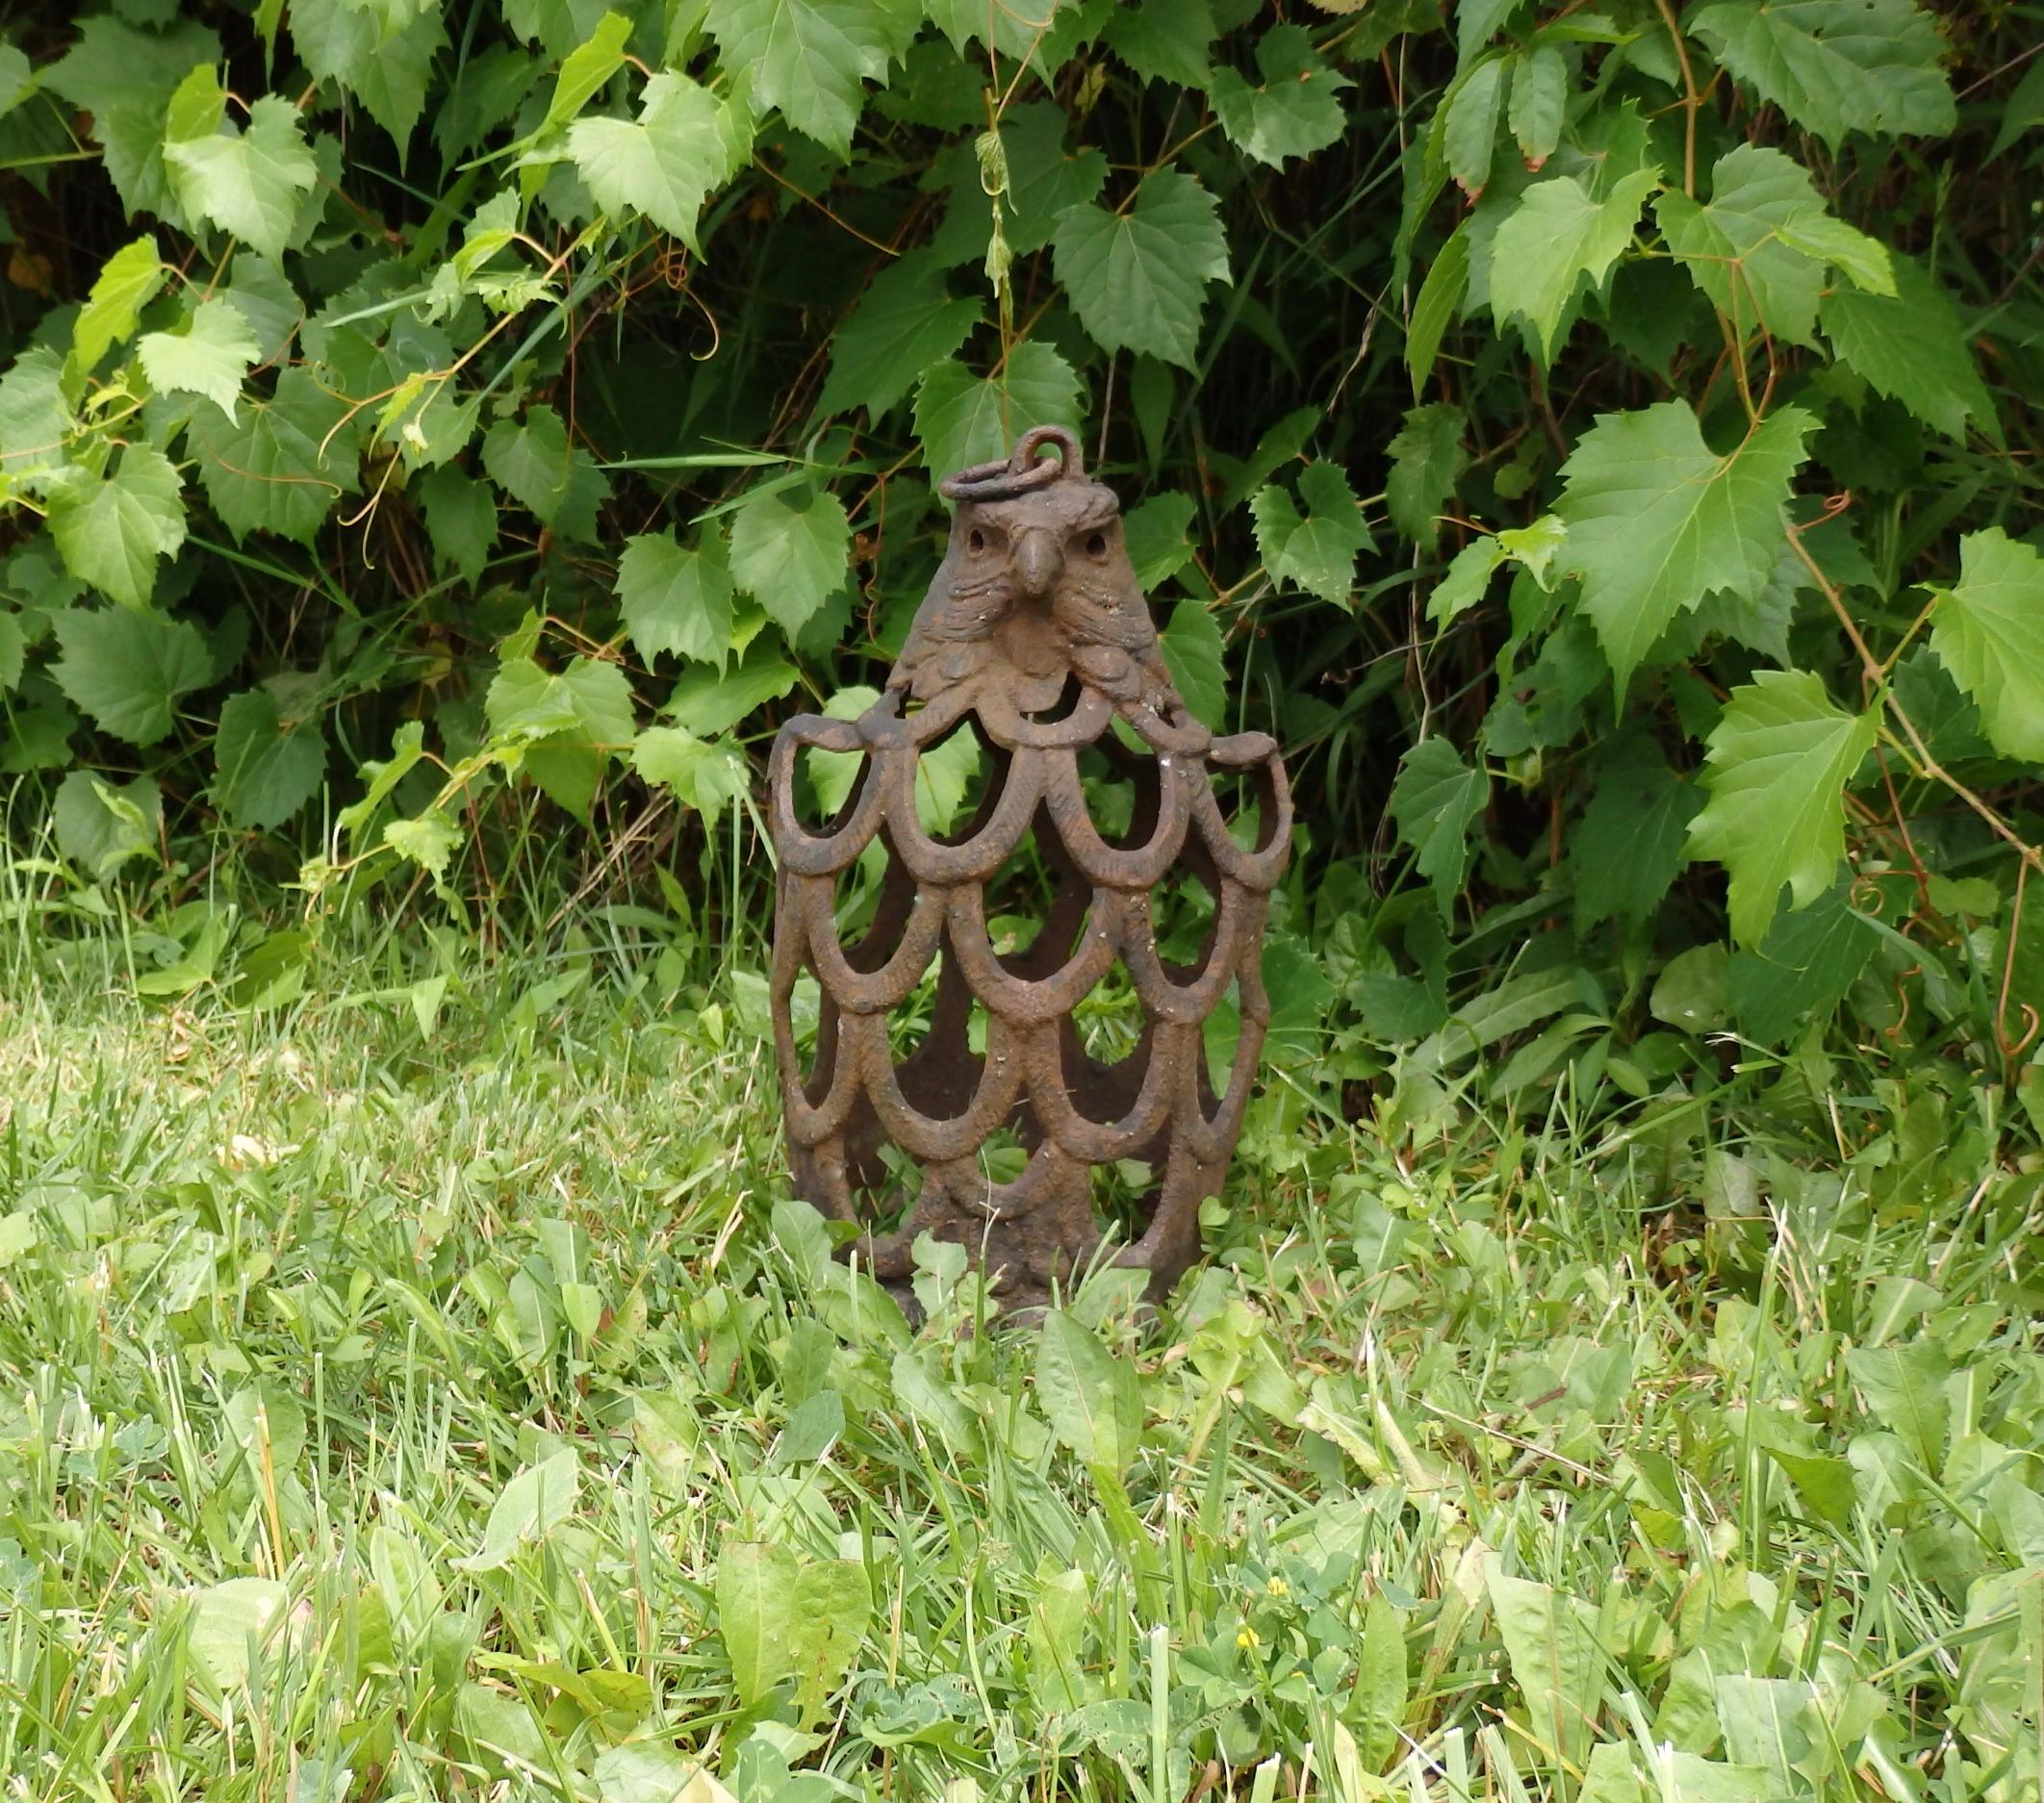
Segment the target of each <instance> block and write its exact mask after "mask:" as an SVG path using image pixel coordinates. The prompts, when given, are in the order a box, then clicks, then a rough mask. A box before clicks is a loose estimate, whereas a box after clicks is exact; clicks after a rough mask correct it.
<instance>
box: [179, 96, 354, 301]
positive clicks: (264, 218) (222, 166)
mask: <svg viewBox="0 0 2044 1803" xmlns="http://www.w3.org/2000/svg"><path fill="white" fill-rule="evenodd" d="M164 161H165V162H166V164H167V165H169V169H170V179H171V182H172V184H173V186H174V187H175V188H176V190H177V195H178V199H179V201H180V202H181V203H182V204H183V206H184V208H185V211H186V212H187V213H189V214H191V215H192V216H194V217H197V218H206V219H211V220H212V221H213V222H214V224H216V225H217V226H218V227H219V228H220V229H221V230H222V231H223V232H230V233H232V234H233V235H234V236H235V237H236V238H239V239H240V240H242V241H243V243H245V244H247V245H248V246H249V247H250V248H251V249H252V250H255V251H256V252H258V253H259V254H261V255H262V256H265V257H268V258H270V259H271V260H272V261H274V260H275V259H276V258H278V257H280V256H282V255H283V253H284V242H285V240H286V239H287V238H289V237H290V236H291V229H292V226H293V224H294V222H295V221H296V219H297V216H298V201H299V198H300V197H301V196H302V195H304V194H307V193H309V192H310V191H311V190H312V187H313V184H314V183H315V182H316V181H317V180H318V179H319V165H317V164H316V163H315V162H314V161H313V153H312V150H311V148H310V146H308V145H307V143H306V141H305V136H304V133H303V132H302V131H301V130H300V128H299V122H298V110H297V109H296V108H295V107H294V106H293V105H292V103H291V102H290V101H289V100H286V99H283V98H281V97H280V96H278V95H276V94H265V95H264V96H263V97H262V98H261V99H260V100H258V101H256V103H255V104H254V105H253V106H251V107H250V108H249V109H248V129H247V130H246V131H245V132H244V131H238V130H236V129H235V127H234V126H233V125H232V124H231V123H222V125H221V126H220V128H219V130H218V131H217V132H213V133H211V134H209V135H208V136H205V137H202V138H191V139H183V140H175V141H172V142H170V143H166V145H165V146H164Z"/></svg>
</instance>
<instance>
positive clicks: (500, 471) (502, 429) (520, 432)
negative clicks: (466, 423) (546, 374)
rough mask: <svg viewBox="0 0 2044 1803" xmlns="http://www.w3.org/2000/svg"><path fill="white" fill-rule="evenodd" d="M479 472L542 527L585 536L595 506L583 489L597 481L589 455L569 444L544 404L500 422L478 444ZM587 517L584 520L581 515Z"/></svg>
mask: <svg viewBox="0 0 2044 1803" xmlns="http://www.w3.org/2000/svg"><path fill="white" fill-rule="evenodd" d="M482 460H483V468H484V469H485V470H488V471H489V473H490V480H491V481H493V482H495V483H496V484H497V486H498V488H500V489H502V490H503V492H504V493H505V494H506V495H510V497H511V498H512V499H513V500H515V501H516V502H518V504H519V505H520V506H521V507H523V508H524V509H525V510H526V512H528V513H530V514H532V515H533V516H535V517H536V518H537V519H538V520H539V521H541V522H542V523H543V524H546V525H550V526H555V527H558V528H560V529H562V530H568V529H569V527H570V525H571V523H572V524H573V525H575V527H577V528H578V529H576V530H575V531H574V532H573V533H572V534H571V536H574V537H578V538H581V537H588V536H590V532H591V529H592V528H593V526H594V523H595V506H594V502H593V500H591V499H590V498H589V497H588V495H587V492H586V490H585V487H584V484H585V482H586V480H587V479H588V478H594V480H595V482H596V483H597V484H598V485H599V493H600V486H601V484H602V477H601V475H600V472H599V471H598V470H596V467H595V466H594V464H592V463H591V462H590V460H589V456H588V453H587V452H585V451H583V450H580V449H578V448H576V447H575V446H572V445H571V444H569V443H568V428H567V426H566V424H564V423H563V421H562V419H561V416H560V415H559V414H557V413H555V412H554V410H553V409H552V408H551V407H549V406H546V405H544V404H541V405H537V406H532V407H527V408H526V409H525V411H524V414H523V415H522V416H521V417H520V418H518V419H499V420H498V422H497V423H496V424H495V425H494V426H492V427H491V428H490V431H489V434H488V436H487V437H485V438H484V440H483V447H482ZM584 515H586V518H583V517H582V516H584Z"/></svg>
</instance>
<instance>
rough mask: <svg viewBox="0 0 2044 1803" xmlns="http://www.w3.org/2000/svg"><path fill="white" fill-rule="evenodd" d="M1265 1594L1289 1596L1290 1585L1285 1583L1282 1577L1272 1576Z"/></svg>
mask: <svg viewBox="0 0 2044 1803" xmlns="http://www.w3.org/2000/svg"><path fill="white" fill-rule="evenodd" d="M1267 1594H1269V1595H1271V1596H1290V1594H1291V1586H1290V1585H1289V1584H1287V1583H1286V1582H1285V1580H1284V1579H1283V1578H1272V1579H1271V1580H1270V1585H1269V1588H1268V1591H1267Z"/></svg>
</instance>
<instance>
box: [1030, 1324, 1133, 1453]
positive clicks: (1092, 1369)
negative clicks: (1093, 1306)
mask: <svg viewBox="0 0 2044 1803" xmlns="http://www.w3.org/2000/svg"><path fill="white" fill-rule="evenodd" d="M1036 1406H1037V1407H1038V1408H1040V1409H1042V1410H1043V1413H1044V1416H1045V1417H1046V1419H1048V1420H1049V1422H1050V1424H1051V1432H1052V1433H1054V1434H1055V1435H1057V1436H1058V1438H1059V1439H1060V1441H1061V1442H1063V1444H1064V1445H1065V1446H1066V1447H1067V1448H1069V1449H1070V1451H1072V1452H1073V1453H1075V1454H1076V1455H1077V1456H1078V1457H1079V1458H1080V1459H1081V1460H1083V1461H1084V1462H1085V1463H1086V1464H1088V1465H1100V1466H1104V1467H1106V1468H1107V1469H1108V1470H1110V1471H1112V1472H1114V1473H1115V1474H1117V1475H1119V1474H1120V1473H1121V1472H1123V1471H1125V1470H1127V1469H1128V1464H1129V1460H1131V1459H1133V1458H1134V1457H1135V1456H1136V1441H1137V1435H1139V1434H1140V1433H1141V1431H1142V1397H1141V1393H1140V1391H1139V1390H1138V1389H1137V1383H1136V1369H1135V1367H1134V1366H1133V1365H1131V1364H1130V1363H1129V1362H1128V1361H1127V1360H1126V1359H1117V1358H1116V1357H1115V1356H1114V1355H1113V1354H1112V1353H1111V1352H1110V1351H1109V1350H1108V1349H1107V1347H1105V1346H1104V1345H1102V1344H1101V1342H1100V1337H1099V1335H1098V1334H1096V1333H1093V1332H1092V1331H1091V1330H1090V1329H1088V1328H1085V1327H1082V1326H1080V1324H1079V1323H1078V1322H1077V1321H1075V1320H1073V1319H1072V1317H1071V1316H1070V1315H1068V1314H1067V1313H1065V1312H1064V1310H1063V1309H1061V1308H1046V1309H1045V1310H1044V1311H1043V1324H1042V1326H1041V1328H1040V1329H1039V1330H1038V1332H1037V1337H1036Z"/></svg>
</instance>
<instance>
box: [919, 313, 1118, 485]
mask: <svg viewBox="0 0 2044 1803" xmlns="http://www.w3.org/2000/svg"><path fill="white" fill-rule="evenodd" d="M1078 422H1079V377H1078V374H1077V372H1076V371H1074V369H1073V368H1072V366H1071V365H1070V364H1068V363H1066V362H1065V361H1064V359H1063V358H1062V357H1060V355H1059V354H1058V353H1057V352H1056V351H1055V350H1053V349H1052V348H1051V347H1050V346H1049V345H1048V344H1041V343H1036V342H1035V341H1034V340H1031V341H1029V342H1027V343H1021V344H1017V345H1015V346H1014V348H1013V349H1012V350H1010V351H1009V353H1008V360H1007V362H1006V363H1005V364H1003V365H1002V367H1001V368H1000V370H999V371H998V372H997V373H995V374H993V375H991V376H986V377H981V376H976V375H974V374H973V373H972V371H971V370H970V369H968V368H966V367H965V366H964V365H963V364H961V363H959V362H958V361H957V360H956V359H955V358H948V357H947V358H946V359H945V360H944V361H943V362H942V363H939V364H936V365H935V366H933V368H930V369H929V370H928V371H926V372H925V374H924V376H923V379H922V381H921V382H920V383H919V384H918V385H917V388H916V393H915V435H916V437H917V439H918V440H920V441H921V443H922V446H923V463H924V465H925V467H926V468H927V469H928V470H930V472H931V473H932V474H933V475H937V476H946V475H950V474H951V473H952V472H953V471H954V470H964V469H968V468H970V467H971V466H972V465H974V464H982V463H989V462H991V461H992V460H993V459H995V458H997V457H1006V456H1007V455H1008V453H1009V450H1010V449H1011V448H1012V447H1013V445H1014V442H1015V440H1016V439H1017V438H1019V437H1020V436H1021V435H1022V434H1023V433H1024V432H1027V431H1028V430H1029V429H1030V428H1031V427H1032V426H1038V425H1064V426H1076V425H1077V424H1078Z"/></svg>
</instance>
